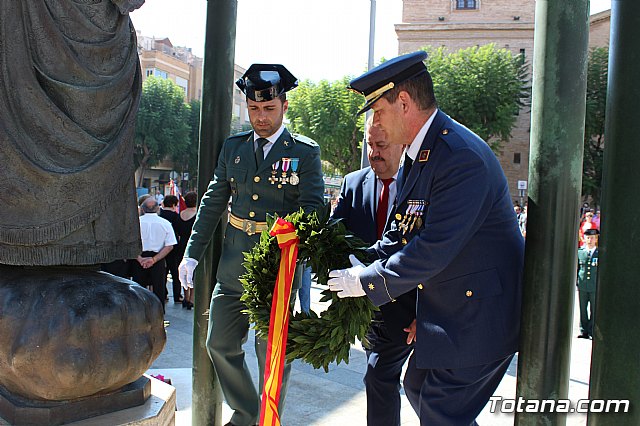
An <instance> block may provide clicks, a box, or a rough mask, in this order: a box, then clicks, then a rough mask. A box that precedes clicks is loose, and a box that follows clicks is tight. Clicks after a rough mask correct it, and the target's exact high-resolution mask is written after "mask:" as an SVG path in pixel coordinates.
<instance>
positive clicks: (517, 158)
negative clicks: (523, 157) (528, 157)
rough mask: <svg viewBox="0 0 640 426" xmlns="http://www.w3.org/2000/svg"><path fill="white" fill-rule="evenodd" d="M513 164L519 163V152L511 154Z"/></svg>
mask: <svg viewBox="0 0 640 426" xmlns="http://www.w3.org/2000/svg"><path fill="white" fill-rule="evenodd" d="M513 164H520V153H519V152H516V153H514V154H513Z"/></svg>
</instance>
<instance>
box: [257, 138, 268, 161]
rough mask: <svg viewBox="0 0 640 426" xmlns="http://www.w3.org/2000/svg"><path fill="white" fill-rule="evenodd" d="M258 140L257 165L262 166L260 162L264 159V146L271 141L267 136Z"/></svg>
mask: <svg viewBox="0 0 640 426" xmlns="http://www.w3.org/2000/svg"><path fill="white" fill-rule="evenodd" d="M256 142H258V147H257V148H256V166H257V167H260V163H262V160H264V150H263V148H264V146H265V145H266V144H268V143H269V139H266V138H258V139H256Z"/></svg>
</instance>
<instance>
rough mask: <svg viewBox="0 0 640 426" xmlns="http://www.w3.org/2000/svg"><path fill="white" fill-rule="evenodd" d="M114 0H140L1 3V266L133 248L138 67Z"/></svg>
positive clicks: (128, 28)
mask: <svg viewBox="0 0 640 426" xmlns="http://www.w3.org/2000/svg"><path fill="white" fill-rule="evenodd" d="M123 3H129V4H131V3H142V1H139V0H138V1H133V2H131V1H129V2H126V1H122V0H118V1H114V2H112V1H108V0H0V4H1V7H0V158H1V159H2V163H1V164H0V264H7V265H88V264H96V263H103V262H109V261H112V260H115V259H125V258H135V257H136V256H137V255H138V254H139V253H140V251H141V248H140V242H139V240H140V232H139V229H138V218H137V208H136V206H137V205H136V200H135V188H134V182H133V181H134V163H133V135H134V133H133V132H134V130H135V115H136V111H137V108H138V101H139V97H140V90H141V89H140V84H141V83H140V68H139V64H138V55H137V48H136V36H135V31H134V29H133V26H132V25H131V22H130V19H129V16H128V14H126V13H125V12H126V11H127V10H126V7H127V6H123ZM116 4H117V5H116ZM119 8H120V9H119ZM120 10H122V11H123V13H121V12H120Z"/></svg>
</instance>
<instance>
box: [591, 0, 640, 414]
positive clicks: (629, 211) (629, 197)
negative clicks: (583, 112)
mask: <svg viewBox="0 0 640 426" xmlns="http://www.w3.org/2000/svg"><path fill="white" fill-rule="evenodd" d="M639 37H640V3H638V2H637V1H635V2H634V1H622V0H620V1H618V0H614V1H612V2H611V41H610V47H609V49H610V50H609V82H608V91H607V118H606V124H605V134H606V145H605V152H604V170H603V185H602V194H603V197H602V212H603V221H602V226H601V230H602V235H601V236H600V249H599V252H600V256H599V258H600V260H599V266H598V284H597V294H596V300H597V303H596V314H595V320H596V323H595V329H594V336H593V358H592V363H591V386H590V398H591V399H592V400H594V399H604V400H609V401H610V400H615V399H628V400H630V409H629V413H626V414H615V413H611V412H610V413H592V414H589V418H588V424H589V425H598V426H599V425H616V426H625V425H638V424H640V369H639V368H638V354H640V328H639V327H638V326H637V324H636V318H637V317H638V312H639V311H640V302H639V301H640V285H638V256H637V253H638V247H640V233H639V232H638V230H640V215H638V211H637V210H638V209H637V208H635V206H634V204H635V201H636V198H637V196H638V194H640V179H638V164H640V144H638V135H639V134H640V120H639V119H638V112H639V111H640V86H639V85H638V81H637V79H638V76H639V75H640V50H638V46H637V41H638V40H640V38H639Z"/></svg>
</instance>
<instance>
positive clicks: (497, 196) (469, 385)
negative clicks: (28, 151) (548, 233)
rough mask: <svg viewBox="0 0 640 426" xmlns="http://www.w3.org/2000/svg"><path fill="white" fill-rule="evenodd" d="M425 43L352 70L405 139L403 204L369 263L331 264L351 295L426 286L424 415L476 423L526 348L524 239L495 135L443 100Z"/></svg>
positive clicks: (417, 390)
mask: <svg viewBox="0 0 640 426" xmlns="http://www.w3.org/2000/svg"><path fill="white" fill-rule="evenodd" d="M426 57H427V54H426V53H425V52H415V53H411V54H407V55H403V56H400V57H397V58H394V59H392V60H390V61H387V62H385V63H384V64H382V65H380V66H378V67H376V68H374V69H372V70H370V71H369V72H367V73H365V74H364V75H362V76H360V77H358V78H356V79H354V80H353V81H351V83H350V86H351V87H350V88H351V89H353V90H355V91H357V92H359V93H361V94H363V95H364V96H365V99H366V101H367V102H366V104H365V107H364V108H363V111H364V110H367V109H369V108H373V110H374V118H373V122H374V125H378V126H379V127H381V128H382V130H384V132H385V133H386V135H387V140H388V141H389V143H392V144H407V145H409V147H408V148H407V150H406V153H405V159H404V164H403V166H402V167H401V169H400V172H399V176H400V178H399V182H398V188H399V189H398V195H397V198H396V209H395V212H396V213H395V216H394V217H393V218H392V219H393V221H392V223H391V224H390V226H389V225H388V231H387V232H386V233H385V235H384V236H383V239H382V241H379V242H378V243H376V244H375V245H374V246H373V247H372V248H371V252H372V254H374V255H375V256H374V258H375V259H376V260H374V261H373V263H371V264H370V265H369V266H364V265H362V264H359V262H357V259H355V257H353V256H352V257H351V259H352V264H353V267H351V268H349V269H344V270H336V271H331V273H330V277H332V278H331V280H330V281H329V285H330V288H331V289H332V290H334V291H339V292H340V293H339V295H340V296H341V297H358V296H364V295H367V296H368V297H369V298H370V299H371V300H372V301H373V303H375V304H376V305H383V304H386V303H394V301H395V300H396V298H397V297H398V296H400V295H401V294H404V293H406V292H407V291H410V290H412V289H417V293H418V296H417V304H416V308H417V310H416V324H415V331H413V332H414V333H415V338H416V342H415V348H414V353H413V354H412V355H411V358H410V360H409V365H408V367H407V371H406V374H405V378H404V388H405V393H406V394H407V398H408V399H409V402H410V403H411V405H412V406H413V408H414V410H415V411H416V413H417V414H418V416H419V417H420V424H422V425H473V424H475V418H476V417H477V416H478V414H479V413H480V411H482V409H483V407H484V406H485V405H486V403H487V402H488V401H489V398H490V397H491V395H492V394H493V392H494V391H495V389H496V388H497V386H498V384H499V383H500V381H501V380H502V377H503V375H504V373H505V372H506V370H507V368H508V366H509V363H510V362H511V360H512V358H513V356H514V353H515V352H516V350H517V347H518V346H517V345H518V338H519V329H520V305H521V294H522V269H523V263H524V240H523V238H522V235H521V234H520V231H519V229H518V224H517V221H516V216H515V213H514V211H513V207H512V205H511V197H510V196H509V189H508V187H507V181H506V178H505V176H504V173H503V171H502V169H501V167H500V164H499V163H498V160H497V158H496V156H495V154H494V153H493V152H492V151H491V149H490V148H489V146H488V145H487V144H486V143H485V142H484V141H483V140H482V139H480V138H479V137H478V136H476V135H475V134H474V133H473V132H471V131H470V130H469V129H467V128H466V127H464V126H462V125H461V124H459V123H457V122H455V121H453V120H452V119H451V118H450V117H448V116H447V115H446V114H445V113H443V112H442V111H439V110H438V108H437V104H436V99H435V96H434V93H433V83H432V80H431V76H430V75H429V73H428V71H427V68H426V66H425V64H424V62H423V61H424V60H425V59H426Z"/></svg>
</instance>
